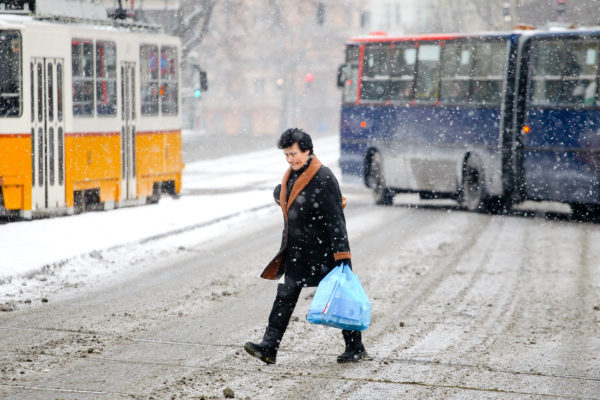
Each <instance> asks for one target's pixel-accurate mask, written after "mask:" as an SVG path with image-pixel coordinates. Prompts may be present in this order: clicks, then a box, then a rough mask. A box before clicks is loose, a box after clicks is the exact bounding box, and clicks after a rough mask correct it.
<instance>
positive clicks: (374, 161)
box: [366, 152, 395, 206]
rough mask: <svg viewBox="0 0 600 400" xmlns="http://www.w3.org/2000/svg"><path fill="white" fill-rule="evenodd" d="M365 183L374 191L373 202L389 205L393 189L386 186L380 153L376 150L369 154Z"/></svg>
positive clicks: (392, 200) (391, 201)
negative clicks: (369, 159)
mask: <svg viewBox="0 0 600 400" xmlns="http://www.w3.org/2000/svg"><path fill="white" fill-rule="evenodd" d="M366 184H367V186H368V187H370V188H371V189H373V191H374V193H375V204H380V205H385V206H391V205H392V204H393V203H394V194H395V193H394V191H393V190H392V189H390V188H388V187H387V186H386V184H385V178H384V177H383V167H382V162H381V155H380V154H379V153H377V152H375V153H373V155H372V156H371V161H370V162H369V170H368V173H367V179H366Z"/></svg>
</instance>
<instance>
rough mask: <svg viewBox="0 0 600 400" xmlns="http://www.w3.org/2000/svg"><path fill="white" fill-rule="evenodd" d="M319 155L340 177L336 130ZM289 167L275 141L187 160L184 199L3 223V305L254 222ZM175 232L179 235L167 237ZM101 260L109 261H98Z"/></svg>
mask: <svg viewBox="0 0 600 400" xmlns="http://www.w3.org/2000/svg"><path fill="white" fill-rule="evenodd" d="M315 154H316V155H317V156H318V157H319V158H320V159H321V160H322V161H323V162H324V163H325V164H326V165H328V166H330V167H331V168H332V170H333V171H334V173H336V175H338V176H339V169H338V168H337V164H338V162H337V161H338V158H339V141H338V139H337V138H336V137H335V136H331V137H327V138H324V139H319V140H316V141H315ZM286 168H287V163H286V162H285V159H284V157H283V155H282V153H281V150H279V149H277V148H275V147H273V148H272V149H267V150H262V151H256V152H252V153H245V154H244V153H240V154H236V155H232V156H227V157H223V158H219V159H215V160H209V161H198V162H193V163H188V164H187V165H186V168H185V169H184V173H183V189H182V196H181V197H180V198H179V199H172V198H170V197H163V198H162V199H161V200H160V202H159V204H155V205H147V206H139V207H128V208H122V209H116V210H111V211H104V212H87V213H83V214H80V215H74V216H67V217H56V218H48V219H38V220H33V221H23V222H13V223H8V224H5V225H2V226H0V243H2V257H1V258H0V304H2V303H4V302H7V301H15V300H21V299H23V298H25V299H27V298H28V296H30V295H31V293H32V292H33V291H38V292H39V291H40V290H41V291H42V292H43V291H52V290H53V289H52V288H51V287H49V286H52V285H51V283H52V282H51V281H56V283H57V284H58V285H60V286H65V285H67V286H68V285H69V284H71V285H75V286H76V285H78V284H79V283H78V282H81V281H82V280H89V279H91V277H92V276H96V277H101V276H102V275H106V274H111V273H114V272H115V271H117V270H123V269H124V268H126V267H127V266H128V265H130V264H131V262H132V261H133V260H139V259H140V258H148V257H151V256H152V255H153V254H156V253H157V252H160V251H169V249H171V250H172V249H177V247H178V246H182V245H183V244H185V241H186V240H190V241H194V242H195V243H198V242H202V241H204V240H210V239H211V238H214V237H215V236H217V235H219V234H222V233H225V232H226V231H227V229H229V228H230V227H233V226H234V223H235V224H237V225H238V226H239V223H240V222H241V221H247V222H248V221H251V220H252V217H251V214H252V213H253V212H256V211H257V210H260V209H265V210H270V211H268V212H276V207H275V203H274V202H273V198H272V190H273V187H274V186H275V185H276V184H277V183H278V182H279V181H280V179H281V177H282V175H283V172H284V171H285V169H286ZM186 235H187V236H186ZM171 236H172V237H173V238H176V239H173V240H168V239H169V237H171ZM163 238H167V240H160V241H159V240H156V239H163ZM186 238H187V239H186ZM100 261H102V263H103V264H104V265H105V266H106V268H104V269H100V268H97V264H98V262H100ZM40 275H44V276H43V278H40ZM48 275H49V276H48ZM36 276H37V278H36ZM54 290H56V288H55V289H54Z"/></svg>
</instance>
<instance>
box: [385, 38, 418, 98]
mask: <svg viewBox="0 0 600 400" xmlns="http://www.w3.org/2000/svg"><path fill="white" fill-rule="evenodd" d="M416 60H417V49H416V48H414V47H410V48H403V47H400V46H397V47H393V48H391V49H390V51H389V64H390V76H391V77H390V89H389V90H390V100H392V101H410V100H412V91H413V81H414V77H415V64H416Z"/></svg>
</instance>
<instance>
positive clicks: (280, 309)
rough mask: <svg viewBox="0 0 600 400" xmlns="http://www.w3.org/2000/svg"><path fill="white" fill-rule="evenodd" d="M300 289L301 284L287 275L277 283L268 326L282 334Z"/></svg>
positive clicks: (294, 306)
mask: <svg viewBox="0 0 600 400" xmlns="http://www.w3.org/2000/svg"><path fill="white" fill-rule="evenodd" d="M301 291H302V286H300V285H298V284H297V283H296V282H295V281H294V280H293V279H290V278H288V277H287V276H286V277H285V280H284V282H283V283H280V284H278V285H277V296H275V301H274V302H273V308H272V309H271V314H270V315H269V327H270V328H274V329H277V330H278V331H279V332H281V333H282V334H283V333H284V332H285V330H286V329H287V326H288V323H289V322H290V318H291V317H292V313H293V312H294V308H296V303H297V302H298V298H299V297H300V292H301Z"/></svg>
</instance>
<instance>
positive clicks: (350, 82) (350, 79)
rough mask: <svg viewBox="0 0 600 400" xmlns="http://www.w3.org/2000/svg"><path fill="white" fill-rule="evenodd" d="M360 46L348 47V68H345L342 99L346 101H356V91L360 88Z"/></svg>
mask: <svg viewBox="0 0 600 400" xmlns="http://www.w3.org/2000/svg"><path fill="white" fill-rule="evenodd" d="M358 55H359V49H358V46H348V47H347V48H346V68H345V69H344V76H343V77H342V78H343V79H344V80H345V82H344V91H343V95H342V101H343V102H344V103H354V102H356V91H357V90H358Z"/></svg>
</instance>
